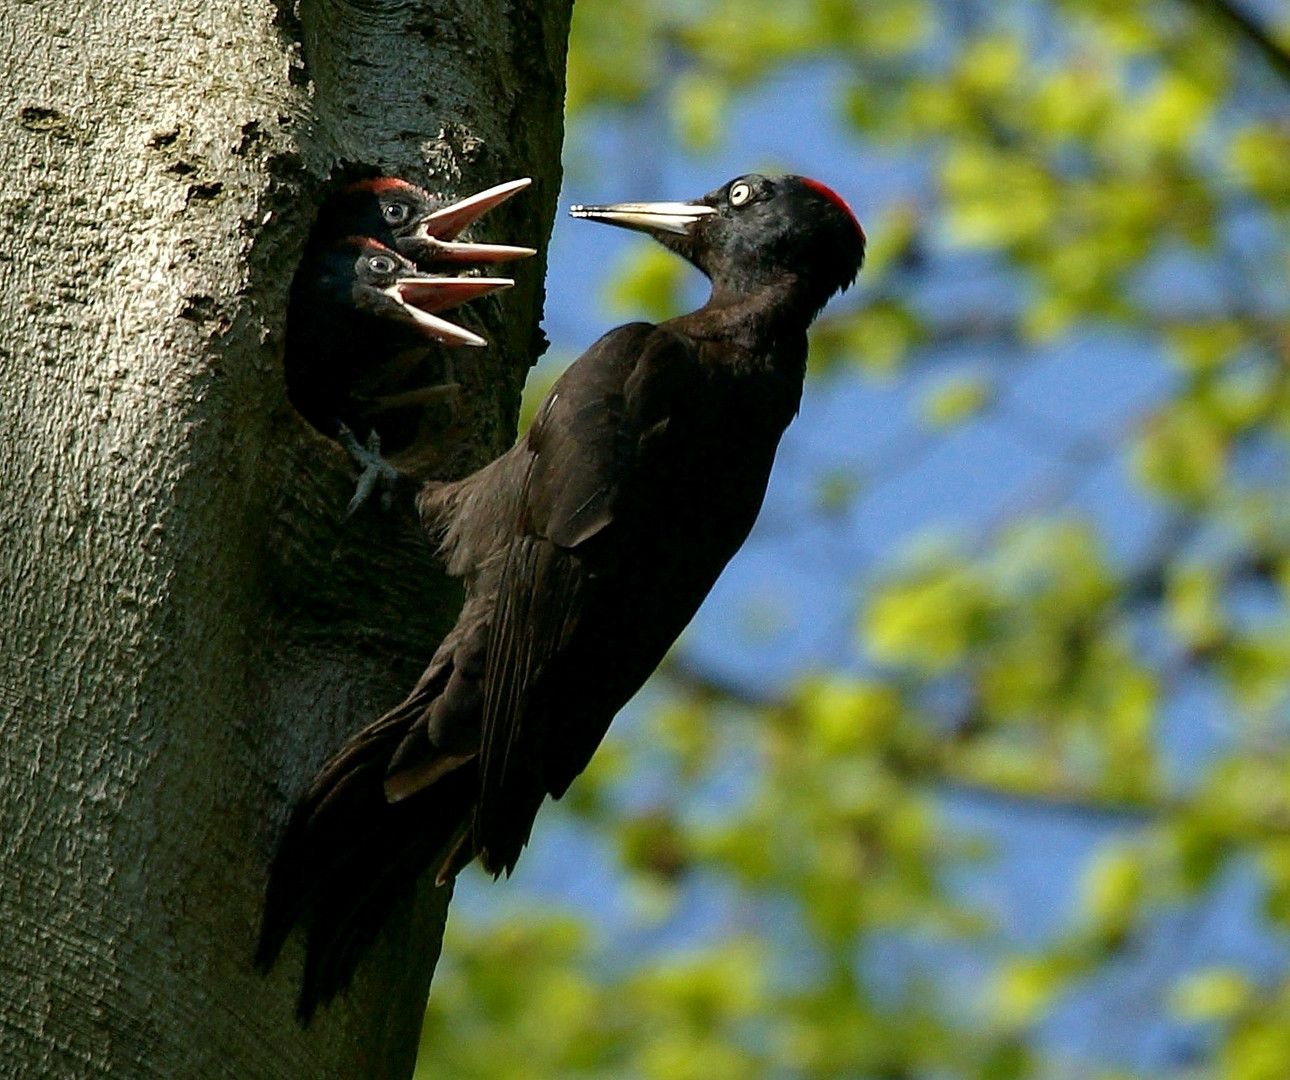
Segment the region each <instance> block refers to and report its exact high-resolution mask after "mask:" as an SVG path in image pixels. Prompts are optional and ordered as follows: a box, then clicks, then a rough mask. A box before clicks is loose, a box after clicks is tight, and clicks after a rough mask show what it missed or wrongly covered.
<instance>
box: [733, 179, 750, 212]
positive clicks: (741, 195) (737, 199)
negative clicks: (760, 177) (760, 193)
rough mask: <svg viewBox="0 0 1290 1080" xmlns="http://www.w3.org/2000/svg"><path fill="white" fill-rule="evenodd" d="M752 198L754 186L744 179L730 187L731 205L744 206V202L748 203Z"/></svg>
mask: <svg viewBox="0 0 1290 1080" xmlns="http://www.w3.org/2000/svg"><path fill="white" fill-rule="evenodd" d="M751 198H752V188H750V187H749V186H748V185H747V184H745V183H744V182H743V181H742V180H741V181H740V182H739V183H737V184H732V185H731V187H730V205H731V206H743V204H744V203H746V202H747V201H748V200H749V199H751Z"/></svg>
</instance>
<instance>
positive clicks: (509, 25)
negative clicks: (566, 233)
mask: <svg viewBox="0 0 1290 1080" xmlns="http://www.w3.org/2000/svg"><path fill="white" fill-rule="evenodd" d="M569 6H570V0H555V2H553V3H544V2H542V0H498V2H496V3H490V4H471V3H468V2H465V0H459V3H452V2H450V0H417V2H416V3H411V2H403V0H302V3H301V4H300V7H299V8H298V10H297V11H294V12H293V11H291V10H290V6H289V4H286V2H285V0H283V6H281V7H279V8H276V9H275V8H274V7H273V6H271V5H269V4H265V3H254V2H252V0H215V2H214V3H210V2H194V0H179V2H174V0H167V2H164V3H163V2H160V0H136V2H133V3H127V4H86V3H84V0H42V2H41V3H19V2H16V0H10V2H9V3H6V4H5V5H4V7H3V10H2V13H0V55H3V56H4V57H5V61H6V63H5V70H6V71H7V73H8V78H7V79H6V81H5V84H4V85H3V87H0V124H3V127H4V130H5V136H4V138H3V139H0V177H3V182H2V183H0V227H3V229H4V232H5V235H6V237H7V240H6V242H5V243H4V245H3V247H2V248H0V372H2V377H0V423H2V425H3V438H0V486H2V489H3V491H4V496H3V500H0V522H2V523H3V525H2V542H0V641H2V644H0V723H2V724H3V738H2V740H0V965H2V966H0V1063H2V1064H0V1074H3V1075H6V1076H8V1075H14V1076H22V1077H24V1078H36V1077H58V1078H60V1080H61V1078H67V1077H82V1076H85V1077H99V1076H118V1077H129V1078H131V1080H135V1078H143V1080H147V1078H150V1077H159V1078H163V1077H164V1078H165V1080H176V1078H185V1080H187V1078H202V1077H215V1076H219V1077H237V1078H238V1080H255V1078H261V1077H265V1078H268V1077H272V1078H279V1077H292V1078H297V1077H299V1078H304V1077H308V1078H311V1080H314V1078H319V1077H336V1078H342V1077H343V1078H345V1080H351V1078H357V1077H364V1078H369V1077H370V1078H383V1077H406V1076H407V1075H409V1074H410V1072H411V1071H412V1065H413V1061H414V1058H415V1054H416V1046H417V1036H418V1032H419V1028H420V1021H421V1015H422V1011H423V1008H424V1001H425V990H426V987H427V984H428V982H429V978H430V974H431V971H432V969H433V966H434V962H435V958H436V957H437V955H438V949H439V939H440V934H441V931H442V922H443V907H444V904H445V903H446V898H445V896H444V890H440V891H439V893H437V894H436V893H434V892H433V890H431V889H429V888H428V887H426V888H423V889H422V893H421V895H420V896H419V898H418V901H417V905H416V907H417V910H416V911H414V912H409V913H408V915H407V918H406V919H404V920H402V921H400V923H399V925H397V926H395V927H393V928H392V930H391V932H389V933H387V934H386V935H384V936H383V938H382V940H381V942H380V944H379V945H378V947H377V949H376V950H375V953H374V955H373V956H372V957H371V959H370V960H369V961H368V962H366V963H364V964H363V965H362V966H361V968H360V971H359V976H358V979H357V981H356V984H355V986H354V989H353V991H352V992H351V993H350V994H349V995H346V996H345V997H344V998H343V999H342V1000H340V1001H339V1002H338V1003H337V1004H336V1005H334V1006H333V1007H331V1008H329V1009H325V1010H323V1011H322V1013H321V1014H320V1015H319V1016H318V1017H317V1018H316V1019H315V1021H314V1023H313V1025H312V1027H311V1028H309V1029H308V1030H307V1031H305V1030H302V1029H301V1028H300V1027H299V1026H298V1025H297V1024H296V1023H295V1022H294V1020H293V1007H294V1000H295V992H296V987H297V985H298V979H299V974H300V959H301V951H302V950H301V949H300V947H299V944H298V943H295V942H293V943H289V946H288V949H287V952H286V953H285V955H284V958H283V960H282V961H281V962H280V964H279V967H278V969H277V970H276V971H275V972H274V973H273V975H272V976H271V977H270V978H268V979H264V978H261V977H260V976H259V975H257V974H255V973H254V972H253V970H252V968H251V956H252V953H253V950H254V945H255V937H256V931H257V925H258V919H259V909H260V901H261V897H262V892H263V888H264V884H265V873H266V867H267V863H268V860H269V856H270V852H271V850H272V846H273V843H274V841H275V840H276V838H277V836H278V833H279V831H280V828H281V826H282V823H283V822H284V820H285V817H286V813H287V809H288V807H289V804H290V802H291V800H292V799H294V798H295V797H296V796H297V795H298V794H299V793H300V792H301V791H302V790H303V788H304V787H305V786H306V784H307V783H308V780H309V778H310V776H311V775H312V773H313V771H314V770H315V769H316V768H317V767H318V765H319V764H321V762H322V761H323V760H324V759H325V758H326V757H327V756H328V755H329V754H330V753H331V752H332V751H333V750H335V749H336V748H337V747H338V746H339V745H340V743H341V741H342V740H343V739H344V738H345V737H346V736H347V735H349V734H351V733H352V732H353V731H355V730H357V729H358V728H359V727H360V726H361V725H363V724H364V723H365V722H367V721H368V720H370V719H372V718H373V717H374V716H375V715H376V714H378V713H379V712H381V711H382V710H384V709H385V708H387V707H388V706H390V705H392V704H394V703H395V702H396V701H397V700H399V699H400V698H401V697H402V695H403V693H404V691H405V690H406V689H407V688H408V687H409V686H410V683H411V681H412V680H413V679H414V678H415V677H416V675H417V674H418V673H419V670H420V667H421V665H422V664H424V662H425V661H426V660H427V659H428V658H429V656H430V654H431V652H432V651H433V648H434V646H435V644H436V642H437V640H438V638H439V636H440V635H441V633H442V631H443V630H444V628H445V627H446V626H447V625H448V624H449V623H450V621H451V620H452V618H453V617H454V615H455V608H456V605H457V603H458V596H457V593H456V590H455V589H454V587H453V586H452V585H451V583H449V582H447V581H446V579H444V578H443V577H442V575H441V574H440V573H439V571H438V570H437V569H436V566H435V563H434V561H433V560H432V558H431V557H430V553H429V551H428V549H427V546H426V544H425V542H424V539H423V538H422V537H421V536H420V535H419V533H418V530H417V529H416V527H415V524H414V522H413V519H412V515H411V512H410V508H409V505H408V504H409V502H410V500H409V499H407V498H406V494H407V493H405V498H404V499H403V500H401V503H400V505H399V506H398V507H396V509H395V510H394V511H393V512H391V513H382V512H381V511H380V510H379V509H377V508H376V507H375V506H369V507H365V508H364V509H363V510H362V511H360V513H359V514H358V515H357V516H356V517H355V518H354V519H352V520H351V521H350V522H348V523H342V521H341V515H342V513H343V511H344V507H345V503H346V500H347V498H348V496H349V494H350V491H351V487H352V477H353V473H354V470H353V469H352V467H351V466H350V464H349V463H348V461H347V459H346V457H345V455H344V453H343V452H342V451H341V450H340V449H339V448H338V447H337V446H336V445H335V444H333V443H331V442H330V441H328V440H326V439H324V438H323V437H322V436H320V435H318V434H316V433H315V432H314V431H313V430H312V429H311V428H310V427H309V426H308V425H307V424H306V423H305V422H304V421H303V420H302V419H301V418H300V417H299V416H298V415H297V414H296V413H295V412H294V410H293V409H292V408H291V406H290V405H289V404H288V402H287V399H286V393H285V386H284V381H283V375H282V357H281V353H282V341H283V326H284V316H285V310H286V297H287V289H288V286H289V284H290V280H291V275H292V272H293V270H294V268H295V265H296V262H297V261H298V258H299V255H300V253H301V250H302V248H303V244H304V241H305V237H306V235H307V233H308V230H309V227H310V224H311V222H312V217H313V213H314V211H315V210H316V208H317V205H318V203H319V201H320V200H321V197H322V196H323V195H324V194H325V191H326V185H327V182H328V180H329V179H330V178H332V177H333V176H334V175H335V174H336V173H337V172H338V171H341V170H342V168H343V167H344V166H346V165H347V164H354V165H359V164H362V165H374V166H377V167H379V168H380V169H381V170H382V171H384V172H387V173H391V174H395V175H402V176H406V177H408V178H409V179H412V180H414V181H417V182H421V183H424V184H426V186H428V187H430V188H431V189H432V190H438V191H441V192H443V193H444V194H445V195H462V194H467V193H469V192H470V191H472V190H476V189H478V188H482V187H485V186H488V185H490V184H493V183H496V182H499V181H502V180H506V179H510V178H512V177H515V176H523V175H531V176H533V177H534V178H535V183H534V186H533V187H532V188H531V189H529V191H527V192H526V193H524V194H523V195H521V196H519V197H518V198H517V199H515V200H514V201H513V202H512V203H510V204H508V205H507V206H506V207H503V208H502V209H500V210H498V211H496V212H494V214H492V215H490V217H489V219H488V220H487V221H486V222H485V223H484V224H483V226H482V227H481V228H480V230H479V233H480V235H481V236H484V237H486V238H489V239H497V240H501V241H505V242H513V243H526V244H530V245H532V246H537V247H541V246H543V244H544V242H545V238H546V236H547V235H548V232H549V229H550V224H551V219H552V215H553V212H554V203H555V198H556V194H557V191H558V188H559V149H560V140H561V133H562V132H561V108H562V99H563V81H564V53H565V46H566V40H567V30H568V18H569ZM542 273H543V265H542V259H541V258H538V259H533V260H530V261H529V262H528V263H527V264H524V265H519V266H517V267H516V268H515V275H516V277H517V279H518V285H517V287H516V288H515V289H514V290H512V291H510V292H509V293H506V294H504V295H503V296H502V298H501V299H500V300H490V301H487V302H484V303H483V304H481V305H478V310H479V311H480V312H481V313H482V317H483V322H484V323H485V325H486V333H487V336H488V337H489V339H490V341H491V342H493V346H492V347H491V348H489V349H488V350H486V351H485V350H481V352H482V353H483V355H482V356H478V357H476V358H475V359H474V362H473V363H472V364H471V365H470V366H469V367H468V368H467V369H465V370H459V372H458V374H459V378H460V381H462V382H463V383H464V385H465V398H464V400H465V403H466V404H465V407H466V410H467V413H468V415H469V417H470V420H471V424H470V427H469V431H470V435H469V437H468V438H467V439H466V440H465V441H463V442H461V444H460V445H457V446H455V447H453V448H451V452H450V453H448V454H447V456H446V460H445V465H444V472H445V474H457V473H460V472H462V471H464V470H465V469H467V468H469V467H473V466H475V465H478V464H479V463H481V462H482V461H484V460H485V459H486V458H487V457H489V456H491V455H492V454H494V453H496V452H497V451H498V450H499V449H501V448H502V447H503V445H504V444H506V443H507V442H508V441H509V439H510V436H511V435H512V433H513V431H514V420H515V414H516V409H517V404H518V399H519V390H520V387H521V385H522V380H523V374H524V371H525V370H526V369H527V367H528V365H529V364H530V363H532V361H533V360H534V359H535V357H536V355H537V353H538V352H539V351H540V347H541V336H540V334H539V332H538V330H537V320H538V318H539V315H540V309H541V297H542V286H541V281H542ZM11 1069H12V1070H13V1071H12V1072H10V1071H9V1070H11Z"/></svg>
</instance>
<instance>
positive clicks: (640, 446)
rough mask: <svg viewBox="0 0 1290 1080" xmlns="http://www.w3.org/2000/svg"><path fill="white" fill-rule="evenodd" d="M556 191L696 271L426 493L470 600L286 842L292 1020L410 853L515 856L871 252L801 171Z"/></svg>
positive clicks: (751, 495)
mask: <svg viewBox="0 0 1290 1080" xmlns="http://www.w3.org/2000/svg"><path fill="white" fill-rule="evenodd" d="M572 213H573V215H574V216H575V217H582V218H587V219H590V220H595V221H602V222H606V223H609V224H614V225H619V226H624V227H626V228H630V229H637V230H640V231H643V232H646V233H648V234H649V235H651V236H653V237H654V238H655V239H657V240H658V241H659V242H660V243H662V244H664V245H665V246H666V247H668V248H670V249H671V250H673V251H675V252H677V253H678V254H680V255H682V256H683V257H684V258H686V259H688V260H689V261H690V262H691V263H693V264H694V265H695V266H697V267H698V268H699V269H700V270H702V271H703V272H704V273H705V274H706V275H707V276H708V277H709V278H710V279H711V283H712V293H711V296H710V297H709V299H708V301H707V302H706V303H705V304H704V305H703V306H702V307H701V308H699V310H697V311H695V312H692V313H691V314H689V315H683V316H681V317H679V318H675V319H669V320H667V321H666V322H664V323H661V324H659V325H657V326H654V325H650V324H648V323H643V322H642V323H631V324H628V325H626V326H621V327H619V328H618V329H616V330H613V331H611V332H610V333H608V334H606V335H605V336H604V337H603V338H601V339H600V340H599V341H598V342H596V344H594V345H593V346H592V347H591V348H590V349H588V350H587V352H585V353H584V354H583V355H582V356H581V357H580V358H579V359H578V360H576V361H575V362H574V363H573V365H572V366H570V368H569V369H568V370H567V371H566V372H565V373H564V374H563V375H562V376H561V377H560V378H559V379H558V380H557V381H556V383H555V385H554V386H553V387H552V389H551V392H550V393H549V394H548V396H547V398H546V400H545V401H544V402H543V404H542V405H541V406H540V408H539V409H538V413H537V417H536V419H535V420H534V422H533V425H532V427H531V428H530V429H529V431H528V433H527V434H526V435H524V436H523V437H522V438H521V439H520V440H519V441H518V442H517V443H516V444H515V446H513V447H512V448H511V449H510V450H508V451H507V452H506V453H505V454H503V455H502V456H501V457H499V458H498V459H497V460H495V461H493V462H492V463H491V464H489V465H487V466H485V467H484V468H483V469H481V470H479V471H478V472H476V473H474V474H473V475H471V476H468V477H466V478H465V479H464V480H459V481H455V482H451V483H430V484H427V485H426V486H425V488H424V489H423V490H422V492H421V494H420V496H419V497H418V509H419V511H420V513H421V517H422V521H423V522H424V523H425V526H426V528H427V529H428V531H429V532H430V534H431V535H432V536H433V537H434V538H435V539H436V540H437V541H438V542H439V545H440V550H441V552H442V554H443V556H444V558H445V559H446V561H447V566H448V570H449V572H450V573H452V574H454V575H457V576H459V577H461V578H462V579H463V580H464V582H465V586H466V599H465V603H464V605H463V607H462V610H461V615H460V617H459V618H458V621H457V624H456V626H454V627H453V629H452V630H451V631H449V633H448V635H447V636H446V637H445V638H444V640H443V642H442V643H441V644H440V646H439V648H438V650H437V651H436V652H435V654H434V657H433V659H432V660H431V661H430V665H429V667H428V668H427V669H426V671H425V673H424V674H423V675H422V676H421V679H420V681H419V682H418V683H417V684H416V686H414V687H413V688H412V691H411V693H409V695H408V696H407V698H406V699H405V700H404V701H403V702H402V703H401V704H399V705H397V706H395V708H393V709H392V710H390V712H388V713H386V714H385V715H384V716H382V717H381V718H380V719H378V720H376V721H375V722H374V723H372V724H371V725H370V726H368V727H367V728H366V729H364V730H363V731H361V732H359V733H358V734H357V735H355V736H354V737H353V738H352V739H351V740H350V741H349V742H348V743H346V744H345V746H343V747H342V748H341V750H340V751H339V752H338V753H337V754H336V756H335V757H333V758H332V759H331V760H330V761H329V762H328V763H327V764H326V765H324V767H323V769H322V770H321V772H320V773H319V775H318V776H317V778H316V779H315V780H314V782H313V784H312V785H311V787H310V789H309V791H308V792H306V794H305V795H304V797H303V798H302V799H301V800H300V802H299V803H298V804H297V805H296V807H295V810H294V812H293V814H292V817H291V821H290V822H289V824H288V827H287V831H286V835H285V836H284V838H283V840H282V843H281V845H280V847H279V850H278V853H277V856H276V859H275V861H274V864H273V867H272V870H271V876H270V884H269V890H268V894H267V898H266V905H265V915H264V922H263V927H262V935H261V940H260V952H259V962H260V963H261V965H262V966H264V967H267V966H269V965H270V964H271V963H272V962H273V960H274V958H275V957H276V956H277V954H278V952H279V950H280V949H281V947H282V944H283V941H284V940H285V938H286V936H287V934H288V933H289V931H290V929H291V927H292V926H293V925H294V924H296V923H298V922H299V923H302V924H303V925H304V927H305V930H306V943H305V946H306V954H305V972H304V981H303V985H302V988H301V995H300V1002H299V1009H300V1015H301V1017H302V1018H303V1019H306V1020H307V1019H308V1017H309V1016H310V1015H311V1014H312V1013H313V1012H314V1010H315V1009H316V1008H317V1006H318V1005H319V1004H321V1003H323V1002H326V1001H328V1000H330V999H331V998H332V997H333V996H334V995H335V994H336V993H338V992H339V991H340V990H342V989H343V988H344V987H345V986H346V985H348V983H349V981H350V979H351V977H352V975H353V972H354V968H355V966H356V964H357V963H358V960H359V957H360V956H361V955H362V952H363V951H364V950H365V949H366V948H367V946H368V945H369V944H370V943H371V941H372V939H373V938H374V937H375V936H376V934H377V932H378V931H379V929H380V927H381V926H382V925H383V924H384V923H385V922H386V920H387V919H388V917H389V915H390V913H391V911H392V910H394V908H395V906H396V905H397V904H398V903H399V901H400V899H401V898H402V897H404V896H406V895H407V894H408V893H409V892H410V891H411V890H412V889H413V887H414V886H415V884H416V881H417V879H418V878H419V877H420V876H421V875H422V874H423V873H427V872H428V873H429V875H431V880H432V881H433V882H434V883H436V884H439V885H442V884H445V883H447V882H449V881H450V880H451V879H452V878H453V876H454V875H455V874H456V873H457V872H458V871H459V870H460V869H461V868H462V867H463V866H465V865H466V864H467V863H469V862H470V861H471V860H472V859H474V858H476V857H478V858H479V860H480V862H481V863H482V864H483V867H484V869H485V870H487V871H489V872H490V873H492V874H494V875H497V874H500V873H503V872H509V871H510V870H511V869H512V868H513V867H514V865H515V862H516V859H518V857H519V855H520V852H521V850H522V849H523V847H524V845H525V844H526V843H527V841H528V838H529V833H530V831H531V829H532V827H533V821H534V818H535V816H536V814H537V812H538V809H539V807H540V806H541V804H542V803H543V801H544V800H545V799H546V798H547V797H548V796H552V797H554V798H560V797H561V796H562V795H563V794H564V793H565V791H566V790H567V789H568V787H569V785H570V783H571V782H572V781H573V779H574V777H576V776H577V775H578V774H579V773H580V772H582V770H583V769H584V768H585V767H586V765H587V763H588V761H589V760H590V759H591V755H592V753H593V752H594V751H595V749H596V747H597V746H598V745H599V743H600V741H601V738H602V737H603V736H604V734H605V731H606V729H607V728H608V726H609V722H610V720H612V719H613V717H614V714H615V713H617V712H618V710H619V709H620V708H622V706H623V705H624V704H626V702H627V701H628V699H630V698H631V696H632V695H633V694H635V693H636V691H637V690H638V689H639V688H640V686H641V684H642V683H643V682H644V681H645V679H646V678H647V677H648V676H649V675H650V673H651V672H652V671H653V670H654V668H655V667H656V666H657V665H658V663H659V662H660V661H661V660H662V658H663V655H664V653H665V652H666V651H667V649H668V648H669V646H671V644H672V642H673V641H675V639H676V637H677V636H678V635H679V634H680V632H681V631H682V629H683V628H684V627H685V625H686V623H688V622H689V621H690V618H691V617H692V616H693V615H694V612H695V611H696V610H697V608H698V606H699V604H700V603H701V602H702V600H703V598H704V597H705V596H706V595H707V593H708V591H709V590H710V589H711V588H712V585H713V583H714V582H715V581H716V579H717V576H718V575H719V574H720V573H721V571H722V569H723V568H724V567H725V565H726V563H727V562H728V561H729V560H730V558H731V556H732V555H734V553H735V552H736V551H737V550H738V549H739V546H740V545H741V544H742V543H743V542H744V540H745V538H746V537H747V536H748V533H749V531H750V530H751V528H752V525H753V522H754V521H755V520H756V517H757V513H758V511H759V509H760V507H761V503H762V499H763V496H764V495H765V492H766V484H767V480H768V478H769V476H770V470H771V465H772V463H773V462H774V458H775V451H776V448H777V446H778V444H779V439H780V436H781V434H782V433H783V431H784V429H785V427H787V425H788V423H789V421H790V420H791V419H792V418H793V416H794V415H795V414H796V412H797V409H798V404H799V402H800V399H801V393H802V384H803V379H804V376H805V371H806V353H807V343H806V330H807V327H808V326H809V325H810V323H811V321H812V320H813V318H814V317H815V315H816V314H817V313H818V312H819V311H820V309H821V308H822V307H823V306H824V304H825V302H826V301H827V300H828V299H829V297H830V296H832V295H833V294H834V293H836V292H838V291H840V290H842V289H845V288H846V287H847V286H848V285H850V284H851V282H852V281H853V280H854V279H855V276H856V274H857V272H858V271H859V269H860V265H861V263H862V261H863V258H864V249H865V235H864V232H863V230H862V229H861V227H860V225H859V223H858V222H857V221H856V219H855V217H854V215H853V214H852V213H851V211H850V209H849V208H848V207H847V205H846V203H845V202H843V200H842V199H841V198H840V197H839V196H838V195H837V194H835V193H834V192H832V191H831V190H829V189H828V188H826V187H825V186H824V185H823V184H820V183H818V182H816V181H813V180H807V179H804V178H802V177H798V176H780V177H767V176H759V175H756V174H753V175H748V176H743V177H739V178H738V179H736V180H732V181H731V182H730V183H728V184H725V185H723V186H722V187H720V188H718V189H716V190H715V191H713V192H711V193H709V194H708V195H705V196H704V197H703V198H701V199H697V200H694V201H693V202H686V203H621V204H616V205H612V206H579V207H574V208H573V210H572Z"/></svg>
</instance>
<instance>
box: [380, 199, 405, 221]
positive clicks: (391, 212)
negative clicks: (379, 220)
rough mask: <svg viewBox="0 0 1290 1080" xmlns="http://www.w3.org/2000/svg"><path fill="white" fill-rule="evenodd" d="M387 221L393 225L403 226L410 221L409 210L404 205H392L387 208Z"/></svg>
mask: <svg viewBox="0 0 1290 1080" xmlns="http://www.w3.org/2000/svg"><path fill="white" fill-rule="evenodd" d="M385 220H386V221H388V222H389V223H390V224H391V225H402V224H403V223H404V222H405V221H407V220H408V208H407V207H406V206H405V205H404V204H403V203H390V205H389V206H387V207H386V208H385Z"/></svg>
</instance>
